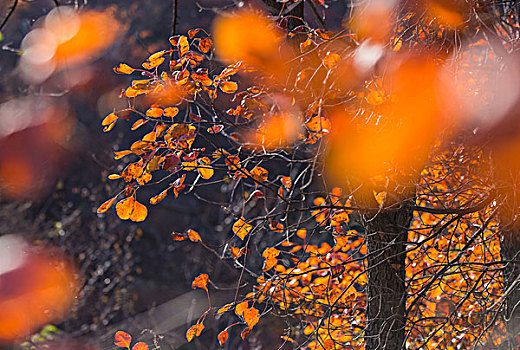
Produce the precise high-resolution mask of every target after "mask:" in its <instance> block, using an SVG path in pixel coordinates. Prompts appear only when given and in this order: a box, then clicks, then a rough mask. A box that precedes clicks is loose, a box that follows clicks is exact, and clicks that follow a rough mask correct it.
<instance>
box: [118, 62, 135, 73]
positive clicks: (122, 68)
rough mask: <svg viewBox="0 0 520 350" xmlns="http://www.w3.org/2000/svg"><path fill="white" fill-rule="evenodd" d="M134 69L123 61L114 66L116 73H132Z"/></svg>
mask: <svg viewBox="0 0 520 350" xmlns="http://www.w3.org/2000/svg"><path fill="white" fill-rule="evenodd" d="M134 71H135V68H132V67H130V66H129V65H127V64H124V63H119V64H118V65H117V66H116V67H114V72H116V73H118V74H132V73H133V72H134Z"/></svg>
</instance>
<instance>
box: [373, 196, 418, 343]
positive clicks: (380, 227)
mask: <svg viewBox="0 0 520 350" xmlns="http://www.w3.org/2000/svg"><path fill="white" fill-rule="evenodd" d="M364 197H365V198H368V196H364ZM372 198H373V195H372ZM406 201H411V202H412V204H413V200H412V199H408V200H406ZM363 202H365V205H366V204H368V203H371V207H372V208H374V206H373V205H374V204H376V205H377V203H375V200H372V199H371V200H370V201H366V200H365V201H363ZM412 217H413V212H412V210H410V209H409V208H408V207H407V206H405V205H401V206H400V207H398V208H396V209H384V210H383V211H382V212H380V213H376V214H365V215H364V217H363V221H364V227H365V230H366V234H367V247H368V257H367V261H368V266H367V269H368V275H367V310H366V323H367V325H366V330H365V350H383V349H385V350H399V349H404V341H405V325H406V315H405V310H406V289H405V259H406V242H407V240H408V230H409V227H410V224H411V221H412Z"/></svg>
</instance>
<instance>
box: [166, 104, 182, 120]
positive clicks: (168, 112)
mask: <svg viewBox="0 0 520 350" xmlns="http://www.w3.org/2000/svg"><path fill="white" fill-rule="evenodd" d="M177 113H179V108H177V107H168V108H165V109H164V116H165V117H169V118H173V117H175V116H176V115H177Z"/></svg>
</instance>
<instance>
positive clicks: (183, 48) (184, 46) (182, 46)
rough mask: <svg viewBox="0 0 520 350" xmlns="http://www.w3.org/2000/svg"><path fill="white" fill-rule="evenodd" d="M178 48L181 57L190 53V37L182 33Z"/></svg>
mask: <svg viewBox="0 0 520 350" xmlns="http://www.w3.org/2000/svg"><path fill="white" fill-rule="evenodd" d="M178 48H179V57H180V58H183V57H184V55H186V53H188V51H189V50H190V44H189V43H188V38H187V37H185V36H184V35H182V36H181V37H180V38H179V44H178Z"/></svg>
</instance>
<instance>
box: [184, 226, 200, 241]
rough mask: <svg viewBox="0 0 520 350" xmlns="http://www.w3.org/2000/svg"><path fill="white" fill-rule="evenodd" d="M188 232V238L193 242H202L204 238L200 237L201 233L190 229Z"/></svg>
mask: <svg viewBox="0 0 520 350" xmlns="http://www.w3.org/2000/svg"><path fill="white" fill-rule="evenodd" d="M187 234H188V238H189V239H190V241H192V242H201V241H202V238H200V235H199V233H198V232H197V231H195V230H192V229H189V230H188V232H187Z"/></svg>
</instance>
